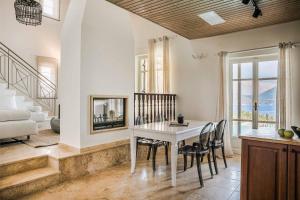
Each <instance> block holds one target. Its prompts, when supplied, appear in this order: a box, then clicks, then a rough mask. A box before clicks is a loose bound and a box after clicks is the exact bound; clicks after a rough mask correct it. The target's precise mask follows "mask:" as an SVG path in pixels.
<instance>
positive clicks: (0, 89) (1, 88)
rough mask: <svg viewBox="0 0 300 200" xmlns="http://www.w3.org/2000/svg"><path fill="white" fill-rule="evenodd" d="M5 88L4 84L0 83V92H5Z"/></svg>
mask: <svg viewBox="0 0 300 200" xmlns="http://www.w3.org/2000/svg"><path fill="white" fill-rule="evenodd" d="M6 88H7V84H6V83H0V91H2V90H5V89H6Z"/></svg>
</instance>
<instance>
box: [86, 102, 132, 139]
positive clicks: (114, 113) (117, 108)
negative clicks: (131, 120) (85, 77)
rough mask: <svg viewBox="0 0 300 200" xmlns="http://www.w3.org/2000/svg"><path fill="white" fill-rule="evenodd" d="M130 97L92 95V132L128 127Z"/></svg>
mask: <svg viewBox="0 0 300 200" xmlns="http://www.w3.org/2000/svg"><path fill="white" fill-rule="evenodd" d="M127 107H128V97H126V96H90V127H91V128H90V129H91V134H95V133H102V132H105V131H113V130H120V129H127V128H128V120H127V119H128V111H127V109H128V108H127Z"/></svg>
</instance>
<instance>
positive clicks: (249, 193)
mask: <svg viewBox="0 0 300 200" xmlns="http://www.w3.org/2000/svg"><path fill="white" fill-rule="evenodd" d="M286 161H287V145H284V144H275V143H268V142H258V141H252V140H243V141H242V169H241V170H242V171H241V199H242V200H276V199H278V200H285V199H286V183H287V162H286Z"/></svg>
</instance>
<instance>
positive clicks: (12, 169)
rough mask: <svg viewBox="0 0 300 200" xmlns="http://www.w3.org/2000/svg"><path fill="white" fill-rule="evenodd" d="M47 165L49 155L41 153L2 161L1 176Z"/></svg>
mask: <svg viewBox="0 0 300 200" xmlns="http://www.w3.org/2000/svg"><path fill="white" fill-rule="evenodd" d="M47 165H48V156H47V155H39V156H34V157H29V158H24V159H18V160H13V161H10V162H6V163H0V178H2V177H6V176H12V175H15V174H18V173H22V172H25V171H30V170H34V169H38V168H42V167H46V166H47Z"/></svg>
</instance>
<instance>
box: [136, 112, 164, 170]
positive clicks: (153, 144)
mask: <svg viewBox="0 0 300 200" xmlns="http://www.w3.org/2000/svg"><path fill="white" fill-rule="evenodd" d="M135 124H136V125H142V124H145V120H144V119H143V118H142V117H137V119H136V122H135ZM139 145H143V146H148V154H147V160H149V159H150V156H151V152H152V169H153V171H155V170H156V153H157V149H158V147H162V146H163V147H165V157H166V164H167V165H168V164H169V156H168V151H169V143H168V142H165V141H160V140H153V139H148V138H143V137H138V138H137V142H136V152H138V146H139Z"/></svg>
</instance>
